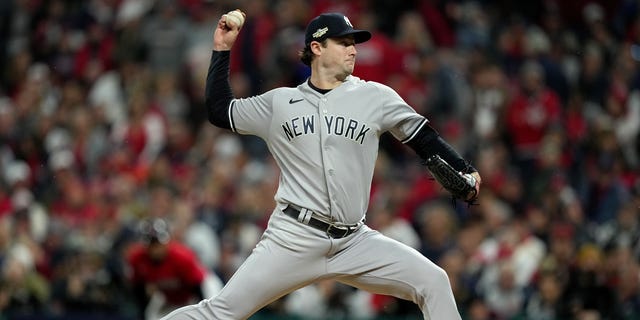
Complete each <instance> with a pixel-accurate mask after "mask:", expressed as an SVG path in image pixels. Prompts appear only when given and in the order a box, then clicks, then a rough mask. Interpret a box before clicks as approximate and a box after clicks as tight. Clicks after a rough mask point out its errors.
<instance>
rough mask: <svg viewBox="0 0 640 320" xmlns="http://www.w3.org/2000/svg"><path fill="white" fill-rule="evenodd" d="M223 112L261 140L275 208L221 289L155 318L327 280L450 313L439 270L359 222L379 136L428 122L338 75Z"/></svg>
mask: <svg viewBox="0 0 640 320" xmlns="http://www.w3.org/2000/svg"><path fill="white" fill-rule="evenodd" d="M349 25H350V24H349ZM351 30H353V29H351ZM216 54H220V53H216V52H214V56H215V55H216ZM220 55H222V56H223V58H222V59H223V60H224V59H225V58H226V59H227V60H228V52H227V53H222V54H220ZM216 59H218V58H216ZM212 60H215V59H212ZM226 63H227V65H228V61H227V62H226ZM212 65H213V62H212ZM214 69H215V68H214ZM225 110H227V115H226V116H227V117H228V119H227V121H228V125H229V127H230V129H231V130H233V131H235V132H237V133H240V134H250V135H256V136H259V137H261V138H262V139H264V141H266V143H267V145H268V148H269V150H270V152H271V154H272V155H273V157H274V159H275V160H276V162H277V164H278V165H279V167H280V170H281V175H280V181H279V187H278V191H277V193H276V195H275V201H276V206H275V209H274V211H273V213H272V215H271V217H270V220H269V223H268V226H267V228H266V230H265V232H264V234H263V237H262V239H261V240H260V242H259V243H258V244H257V246H256V248H255V249H254V250H253V252H252V253H251V255H250V256H249V257H248V258H247V260H246V261H245V262H244V263H243V264H242V266H240V268H239V269H238V270H237V271H236V273H235V274H234V275H233V277H232V278H231V279H230V280H229V281H228V283H227V284H226V285H225V287H224V288H223V289H222V290H221V292H220V293H219V294H218V295H217V296H215V297H211V298H210V299H206V300H203V301H201V302H200V303H199V304H196V305H191V306H186V307H183V308H181V309H178V310H176V311H174V312H172V313H171V314H169V315H168V316H167V317H165V318H164V319H167V320H169V319H171V320H176V319H203V320H204V319H234V320H235V319H246V318H248V317H249V316H250V315H252V314H253V313H254V312H256V311H257V310H259V309H260V308H262V307H264V306H265V305H267V304H269V303H271V302H272V301H275V300H276V299H278V298H280V297H282V296H284V295H286V294H287V293H289V292H291V291H293V290H296V289H298V288H301V287H303V286H306V285H308V284H310V283H313V282H314V281H317V280H319V279H327V278H330V279H335V280H336V281H339V282H342V283H345V284H348V285H351V286H354V287H356V288H360V289H363V290H367V291H370V292H374V293H379V294H387V295H393V296H396V297H399V298H402V299H408V300H411V301H413V302H415V303H416V304H417V305H418V306H419V307H420V308H421V310H422V312H423V314H424V318H425V319H460V315H459V313H458V310H457V307H456V303H455V299H454V297H453V294H452V291H451V287H450V284H449V279H448V277H447V275H446V273H445V272H444V270H442V269H441V268H439V267H438V266H436V265H435V264H434V263H432V262H431V261H429V260H428V259H427V258H425V257H424V256H423V255H421V254H420V253H419V252H417V251H416V250H414V249H413V248H410V247H408V246H406V245H404V244H401V243H400V242H397V241H395V240H392V239H390V238H388V237H385V236H383V235H382V234H380V233H379V232H377V231H375V230H372V229H371V228H369V227H368V226H366V225H365V224H364V222H363V221H364V218H365V214H366V211H367V208H368V205H369V193H370V187H371V180H372V177H373V171H374V166H375V163H376V157H377V153H378V144H379V138H380V136H381V135H382V134H383V133H384V132H390V133H391V134H393V136H394V137H395V138H397V139H399V140H401V141H403V142H408V141H410V140H411V139H413V137H414V135H416V133H417V132H419V131H420V130H421V128H422V127H424V126H425V125H426V124H427V123H428V121H427V120H426V119H425V118H424V117H423V116H421V115H419V114H417V113H416V112H415V111H414V109H412V108H411V107H410V106H409V105H407V104H406V103H405V101H403V99H402V98H401V97H400V96H399V95H398V94H397V93H396V92H395V91H393V90H392V89H391V88H389V87H387V86H385V85H382V84H379V83H375V82H367V81H363V80H361V79H359V78H357V77H354V76H348V77H347V79H346V80H345V81H344V82H343V83H342V84H341V85H340V86H338V87H337V88H334V89H332V90H331V91H329V92H327V93H325V94H323V93H321V92H319V91H318V90H316V89H314V88H312V87H311V86H310V85H309V83H308V81H307V82H305V83H303V84H301V85H299V86H298V87H296V88H277V89H273V90H271V91H268V92H266V93H264V94H261V95H258V96H254V97H250V98H246V99H233V100H232V101H231V103H230V104H229V106H228V107H227V108H226V109H225ZM321 229H322V230H321ZM324 229H329V230H324Z"/></svg>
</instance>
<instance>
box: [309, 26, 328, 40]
mask: <svg viewBox="0 0 640 320" xmlns="http://www.w3.org/2000/svg"><path fill="white" fill-rule="evenodd" d="M328 31H329V27H324V28H320V29H318V30H317V31H316V32H314V33H313V35H312V36H313V38H314V39H317V38H320V37H322V36H323V35H324V34H325V33H327V32H328Z"/></svg>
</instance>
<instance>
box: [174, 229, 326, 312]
mask: <svg viewBox="0 0 640 320" xmlns="http://www.w3.org/2000/svg"><path fill="white" fill-rule="evenodd" d="M284 218H286V219H289V217H286V216H285V217H284ZM273 220H274V219H272V221H271V222H270V225H269V228H267V230H266V231H265V235H264V237H263V238H262V240H261V241H260V243H258V245H257V246H256V248H255V249H254V250H253V252H252V253H251V255H250V256H249V257H248V258H247V260H246V261H245V262H244V263H243V264H242V265H241V266H240V268H239V269H238V270H237V271H236V272H235V273H234V275H233V276H232V277H231V279H230V280H229V281H228V282H227V284H226V285H225V286H224V287H223V288H222V290H221V291H220V293H219V294H218V295H216V296H215V297H212V298H210V299H206V300H203V301H201V302H200V303H198V304H195V305H191V306H187V307H183V308H180V309H177V310H175V311H174V312H172V313H170V314H169V315H167V316H166V317H165V318H163V319H162V320H187V319H188V320H239V319H246V318H248V317H249V316H251V315H252V314H253V313H254V312H256V311H258V310H259V309H261V308H262V307H264V306H266V305H267V304H269V303H271V302H273V301H275V300H276V299H278V298H280V297H282V296H283V295H285V294H287V293H289V292H291V291H293V290H294V289H297V288H300V287H302V286H304V285H307V284H309V283H311V282H312V281H314V280H316V279H317V278H319V277H321V276H322V275H324V274H325V273H326V257H325V255H324V254H325V253H326V251H327V250H328V247H329V243H328V241H327V240H326V239H318V238H317V237H316V238H313V237H314V235H311V234H310V233H309V232H308V230H303V229H300V230H298V229H299V228H300V226H297V225H295V224H298V222H297V221H293V220H292V222H289V221H286V220H285V221H282V220H281V221H275V222H274V221H273ZM298 232H300V233H298ZM323 242H324V243H323Z"/></svg>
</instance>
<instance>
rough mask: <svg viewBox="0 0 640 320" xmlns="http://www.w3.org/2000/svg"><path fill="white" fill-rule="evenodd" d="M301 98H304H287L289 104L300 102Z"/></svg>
mask: <svg viewBox="0 0 640 320" xmlns="http://www.w3.org/2000/svg"><path fill="white" fill-rule="evenodd" d="M302 100H304V99H298V100H293V99H289V104H294V103H296V102H300V101H302Z"/></svg>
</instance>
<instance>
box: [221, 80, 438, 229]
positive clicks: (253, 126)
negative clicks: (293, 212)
mask: <svg viewBox="0 0 640 320" xmlns="http://www.w3.org/2000/svg"><path fill="white" fill-rule="evenodd" d="M229 119H230V122H231V129H232V130H233V131H235V132H238V133H241V134H252V135H256V136H258V137H261V138H262V139H264V140H265V141H267V143H268V147H269V150H270V151H271V153H272V155H273V157H274V159H275V160H276V162H277V163H278V165H279V167H280V168H281V170H282V171H281V173H280V184H279V187H278V191H277V193H276V195H275V200H276V201H278V202H281V203H290V204H293V205H297V206H299V207H303V208H307V209H309V210H312V211H314V212H316V213H317V214H319V215H321V216H324V217H325V218H327V219H330V220H332V221H335V222H338V223H344V224H355V223H357V222H359V221H361V220H362V219H363V218H364V215H365V213H366V210H367V207H368V205H369V193H370V189H371V181H372V177H373V171H374V167H375V163H376V157H377V153H378V144H379V139H380V136H381V135H382V133H384V132H386V131H389V132H390V133H391V134H393V136H394V137H395V138H397V139H398V140H400V141H402V142H407V141H409V140H410V139H411V138H412V136H413V135H414V134H415V133H417V132H418V131H419V130H420V128H421V127H422V126H424V125H425V124H426V123H427V120H426V119H425V118H424V117H423V116H421V115H419V114H418V113H416V112H415V110H414V109H413V108H411V107H410V106H409V105H408V104H407V103H406V102H405V101H404V100H403V99H402V98H401V97H400V96H399V95H398V94H397V93H396V92H395V91H394V90H392V89H391V88H389V87H387V86H385V85H382V84H380V83H376V82H371V81H363V80H361V79H359V78H357V77H354V76H349V77H348V78H347V79H346V81H345V82H344V83H343V84H342V85H340V86H339V87H337V88H335V89H333V90H331V91H329V92H328V93H327V94H324V95H323V94H321V93H319V92H317V91H316V90H314V89H312V88H311V87H309V85H308V83H307V82H306V81H305V83H303V84H301V85H299V86H298V87H296V88H277V89H274V90H271V91H268V92H266V93H264V94H262V95H259V96H255V97H251V98H246V99H234V100H233V101H232V102H231V107H230V108H229Z"/></svg>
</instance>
